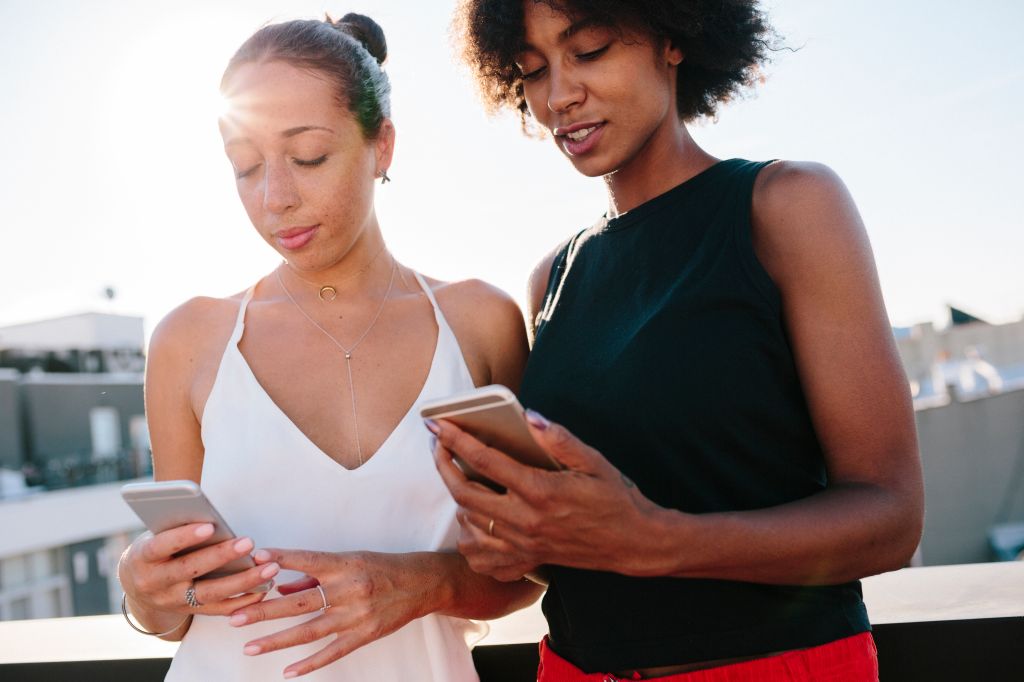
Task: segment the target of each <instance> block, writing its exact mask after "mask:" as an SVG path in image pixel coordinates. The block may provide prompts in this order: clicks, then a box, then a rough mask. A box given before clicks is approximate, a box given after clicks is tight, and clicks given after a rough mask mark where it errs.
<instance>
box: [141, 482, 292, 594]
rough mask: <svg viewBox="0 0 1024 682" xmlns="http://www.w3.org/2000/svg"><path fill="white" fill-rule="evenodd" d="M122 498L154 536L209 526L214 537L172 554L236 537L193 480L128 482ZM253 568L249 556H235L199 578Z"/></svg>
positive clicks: (266, 586)
mask: <svg viewBox="0 0 1024 682" xmlns="http://www.w3.org/2000/svg"><path fill="white" fill-rule="evenodd" d="M121 497H122V498H124V501H125V502H127V503H128V506H130V507H131V508H132V510H133V511H134V512H135V513H136V515H138V517H139V518H140V519H141V520H142V522H143V523H144V524H146V528H147V529H149V530H150V531H151V532H152V533H153V534H154V535H157V534H159V533H163V532H165V531H168V530H170V529H172V528H178V527H180V526H184V525H187V524H191V523H210V524H212V525H213V534H212V535H210V536H209V537H208V538H206V539H205V540H201V541H199V542H197V543H196V544H194V545H191V546H189V547H186V548H185V549H183V550H182V551H180V552H178V553H176V554H174V556H175V557H179V556H183V555H185V554H188V553H190V552H194V551H197V550H199V549H203V548H205V547H210V546H212V545H216V544H218V543H222V542H224V541H225V540H230V539H232V538H234V537H235V534H234V532H233V531H232V530H231V528H230V527H229V526H228V524H227V522H226V521H225V520H224V518H223V517H222V516H221V515H220V513H219V512H218V511H217V509H216V508H215V507H214V506H213V504H212V503H210V501H209V500H208V499H207V498H206V496H205V495H204V494H203V491H202V490H201V489H200V488H199V486H198V485H196V484H195V483H194V482H192V481H160V482H154V483H129V484H128V485H125V486H122V488H121ZM255 566H256V562H255V561H254V560H253V558H252V556H251V555H248V554H246V555H243V556H240V557H237V558H235V559H233V560H231V561H229V562H227V563H225V564H223V565H222V566H220V567H219V568H216V569H214V570H212V571H210V572H208V573H204V574H202V575H200V576H198V577H197V578H196V579H197V580H198V579H200V578H221V577H224V576H230V575H234V574H236V573H240V572H242V571H246V570H248V569H251V568H253V567H255ZM271 585H272V582H271V581H267V582H265V583H262V584H260V585H257V586H255V587H253V588H251V589H249V590H247V592H250V593H253V592H266V591H267V590H269V589H270V587H271Z"/></svg>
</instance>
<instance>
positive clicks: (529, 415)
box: [526, 410, 611, 474]
mask: <svg viewBox="0 0 1024 682" xmlns="http://www.w3.org/2000/svg"><path fill="white" fill-rule="evenodd" d="M526 423H527V424H528V425H529V427H530V435H531V436H533V440H534V441H536V442H537V445H539V446H540V447H541V449H543V450H544V451H545V452H547V453H548V454H549V455H551V456H552V457H554V458H555V460H556V461H558V463H559V464H561V465H562V466H563V467H565V468H566V469H571V470H572V471H579V472H582V473H586V474H597V473H600V472H601V470H602V469H603V468H604V467H605V466H611V465H610V464H608V460H606V459H605V458H604V456H603V455H602V454H601V453H600V452H598V451H597V450H595V449H594V448H592V447H590V446H589V445H587V444H586V443H584V442H583V441H581V440H580V439H579V438H577V437H576V436H574V435H573V434H572V433H570V432H569V430H568V429H567V428H565V427H564V426H562V425H561V424H555V423H554V422H552V421H549V420H548V419H547V418H546V417H544V416H542V415H541V414H540V413H538V412H534V411H533V410H527V411H526Z"/></svg>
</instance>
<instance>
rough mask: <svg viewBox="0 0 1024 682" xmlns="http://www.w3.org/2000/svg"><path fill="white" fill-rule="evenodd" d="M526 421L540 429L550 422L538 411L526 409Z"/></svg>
mask: <svg viewBox="0 0 1024 682" xmlns="http://www.w3.org/2000/svg"><path fill="white" fill-rule="evenodd" d="M526 421H528V422H530V426H532V427H533V428H535V429H540V430H541V431H543V430H544V429H546V428H548V427H549V426H551V422H549V421H548V420H547V419H546V418H545V417H544V416H543V415H541V413H540V412H534V411H533V410H527V411H526Z"/></svg>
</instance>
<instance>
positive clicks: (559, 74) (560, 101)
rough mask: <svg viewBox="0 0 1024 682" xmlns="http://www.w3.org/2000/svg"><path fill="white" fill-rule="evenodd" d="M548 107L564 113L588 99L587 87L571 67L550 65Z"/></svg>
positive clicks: (557, 112)
mask: <svg viewBox="0 0 1024 682" xmlns="http://www.w3.org/2000/svg"><path fill="white" fill-rule="evenodd" d="M549 69H550V72H549V76H548V83H549V86H548V87H549V88H550V89H549V90H548V109H550V110H551V111H552V112H554V113H556V114H562V113H565V112H567V111H568V110H569V109H571V108H573V107H575V106H579V105H580V104H582V103H583V100H584V99H586V89H585V88H584V87H583V84H582V83H581V82H580V81H579V79H578V78H576V77H575V76H574V74H573V70H572V69H571V68H564V67H562V68H554V67H549Z"/></svg>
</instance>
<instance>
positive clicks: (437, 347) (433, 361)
mask: <svg viewBox="0 0 1024 682" xmlns="http://www.w3.org/2000/svg"><path fill="white" fill-rule="evenodd" d="M424 293H426V292H424ZM427 300H428V301H430V296H429V295H428V296H427ZM248 303H249V302H248V301H246V308H248ZM430 306H431V308H432V309H433V311H434V324H435V325H437V338H436V339H435V341H434V353H433V355H432V356H431V358H430V369H429V370H427V377H426V379H424V380H423V385H422V386H420V390H419V393H417V394H416V398H414V399H413V401H412V404H411V405H410V406H409V408H408V409H407V410H406V411H405V412H404V413H403V414H402V417H401V419H399V420H398V423H397V424H395V427H394V428H393V429H391V431H390V432H389V433H388V435H387V437H386V438H384V440H383V441H382V442H381V444H380V445H379V446H377V448H376V449H375V450H374V451H373V453H372V454H371V455H370V456H369V457H366V458H364V459H363V463H362V464H360V465H359V466H357V467H352V468H349V467H347V466H345V465H344V464H342V463H341V462H339V461H338V460H336V459H335V458H333V457H331V456H330V455H329V454H327V453H326V452H324V449H323V448H322V447H320V446H319V445H317V444H316V443H315V442H314V441H313V439H312V438H310V437H309V436H308V435H306V432H305V431H303V430H302V429H300V428H299V425H298V424H296V423H295V420H294V419H292V418H291V417H290V416H288V413H287V412H285V411H284V409H282V408H281V406H280V405H278V404H277V401H275V400H274V398H273V396H271V395H270V392H269V391H267V389H266V388H264V386H263V384H262V383H260V380H259V377H257V376H256V372H254V371H253V369H252V365H250V364H249V360H248V359H247V358H246V357H245V354H243V353H242V349H241V348H240V347H239V344H240V343H242V337H243V336H245V314H246V312H248V310H245V311H243V312H242V314H241V320H240V323H241V327H242V329H241V333H239V334H237V336H238V338H237V339H234V341H233V343H231V346H232V349H233V350H234V352H235V353H237V354H238V359H239V360H240V361H241V363H242V366H243V367H245V371H246V374H248V376H249V377H250V378H251V379H252V381H253V383H254V384H255V385H256V387H257V389H258V392H259V393H261V394H262V395H263V396H264V397H265V398H266V400H267V402H268V403H269V404H270V405H271V406H272V408H273V409H274V410H275V411H276V412H277V413H278V414H279V415H280V416H281V418H282V419H283V420H284V421H285V422H286V423H287V424H288V425H289V426H290V427H291V429H292V430H293V431H295V433H297V434H298V435H299V436H300V437H301V438H302V439H303V440H304V441H306V442H307V443H309V445H310V446H312V448H313V449H314V450H316V451H317V452H318V453H319V454H320V455H322V456H323V457H325V458H326V459H327V460H328V461H329V462H331V463H332V464H334V465H335V466H337V467H338V468H339V469H341V470H342V471H344V472H345V473H349V474H354V473H356V472H358V471H362V470H363V469H365V468H366V467H367V466H368V465H369V464H370V462H372V461H374V460H376V459H377V455H378V454H379V453H380V452H381V451H382V450H384V448H385V447H387V446H388V445H389V444H390V443H391V441H392V440H393V439H394V438H395V433H396V432H397V431H398V429H400V428H401V427H402V425H403V424H404V423H405V421H406V420H407V419H408V418H409V415H410V414H412V412H413V410H415V409H416V406H417V405H419V404H420V402H421V401H422V400H423V394H424V393H425V392H426V390H427V387H428V386H429V385H430V382H431V380H432V379H433V378H434V373H435V371H436V369H437V362H438V358H439V356H440V353H441V333H442V329H441V322H442V320H441V311H440V310H438V308H437V305H436V304H435V303H434V302H433V301H430Z"/></svg>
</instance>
